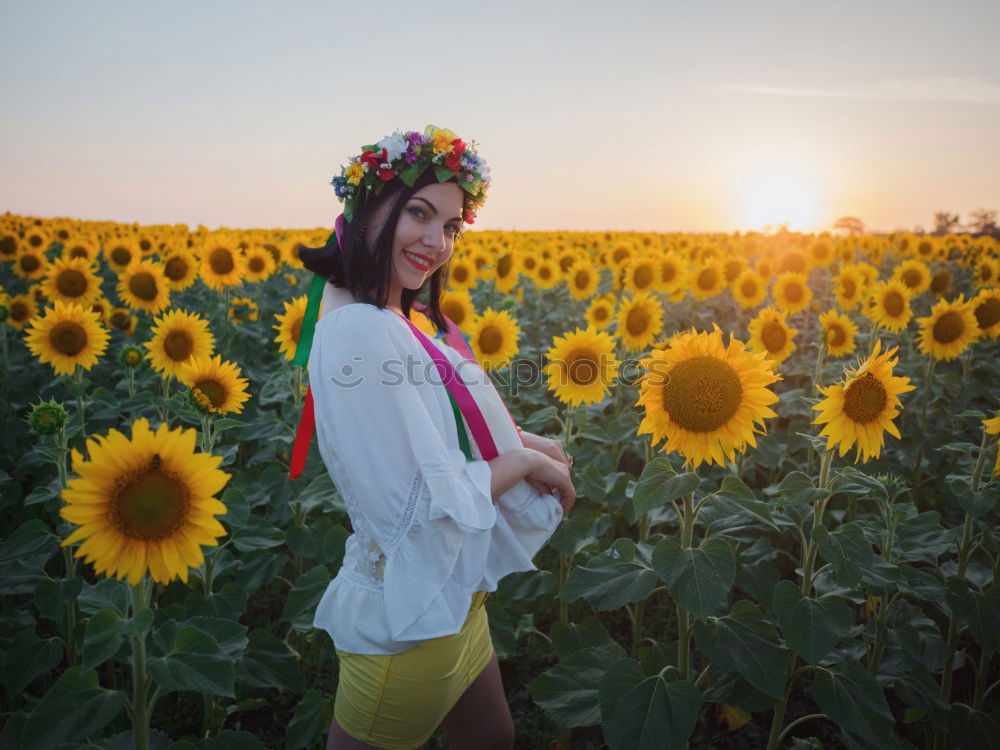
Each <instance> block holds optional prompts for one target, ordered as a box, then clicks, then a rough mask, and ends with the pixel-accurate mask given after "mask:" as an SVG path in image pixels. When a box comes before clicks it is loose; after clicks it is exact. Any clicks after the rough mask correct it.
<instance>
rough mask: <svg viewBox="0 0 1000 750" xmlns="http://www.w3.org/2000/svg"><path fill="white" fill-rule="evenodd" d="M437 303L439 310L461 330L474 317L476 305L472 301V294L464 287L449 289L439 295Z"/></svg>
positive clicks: (464, 328)
mask: <svg viewBox="0 0 1000 750" xmlns="http://www.w3.org/2000/svg"><path fill="white" fill-rule="evenodd" d="M438 305H439V307H440V308H441V312H443V313H444V314H445V315H447V316H448V319H449V320H450V321H451V322H452V323H454V324H455V325H457V326H458V327H459V328H461V329H462V330H463V331H465V330H466V329H467V328H468V327H469V325H470V324H471V323H472V319H473V318H474V317H476V307H475V305H474V304H473V303H472V295H471V294H469V292H468V291H466V290H465V289H449V290H448V291H446V292H444V293H443V294H442V295H441V299H440V301H439V302H438Z"/></svg>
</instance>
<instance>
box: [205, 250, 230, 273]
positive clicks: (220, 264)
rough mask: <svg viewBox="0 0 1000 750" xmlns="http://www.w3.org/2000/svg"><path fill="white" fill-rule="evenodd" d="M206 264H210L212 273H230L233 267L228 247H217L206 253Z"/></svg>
mask: <svg viewBox="0 0 1000 750" xmlns="http://www.w3.org/2000/svg"><path fill="white" fill-rule="evenodd" d="M208 265H209V266H211V268H212V272H213V273H217V274H219V275H220V276H225V275H226V274H227V273H232V271H233V268H234V263H233V254H232V253H231V252H229V249H228V248H225V247H217V248H215V249H214V250H213V251H212V252H210V253H209V254H208Z"/></svg>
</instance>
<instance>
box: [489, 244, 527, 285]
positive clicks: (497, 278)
mask: <svg viewBox="0 0 1000 750" xmlns="http://www.w3.org/2000/svg"><path fill="white" fill-rule="evenodd" d="M494 271H495V275H494V278H493V286H494V287H495V288H496V290H497V291H498V292H504V293H507V292H510V291H511V290H512V289H513V288H514V287H515V286H516V285H517V280H518V278H519V276H520V274H521V264H520V263H519V262H518V256H517V255H516V254H515V253H513V252H506V253H504V254H502V255H501V256H500V257H498V258H497V261H496V268H495V269H494Z"/></svg>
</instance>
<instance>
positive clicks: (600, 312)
mask: <svg viewBox="0 0 1000 750" xmlns="http://www.w3.org/2000/svg"><path fill="white" fill-rule="evenodd" d="M614 314H615V297H614V295H613V294H602V295H601V296H600V297H595V298H594V301H593V302H591V303H590V307H588V308H587V313H586V316H585V317H586V320H587V325H588V326H590V327H591V328H595V329H598V330H599V329H602V328H607V327H608V326H609V325H611V320H612V319H613V318H614Z"/></svg>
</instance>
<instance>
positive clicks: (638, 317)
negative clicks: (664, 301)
mask: <svg viewBox="0 0 1000 750" xmlns="http://www.w3.org/2000/svg"><path fill="white" fill-rule="evenodd" d="M625 328H626V329H627V330H628V332H629V334H631V335H632V336H642V335H643V334H644V333H645V332H646V331H647V330H648V329H649V313H647V312H646V311H645V309H643V308H641V307H636V308H633V309H632V310H629V312H628V315H627V316H626V317H625Z"/></svg>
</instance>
